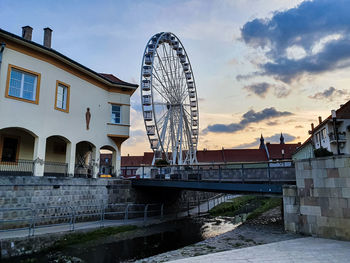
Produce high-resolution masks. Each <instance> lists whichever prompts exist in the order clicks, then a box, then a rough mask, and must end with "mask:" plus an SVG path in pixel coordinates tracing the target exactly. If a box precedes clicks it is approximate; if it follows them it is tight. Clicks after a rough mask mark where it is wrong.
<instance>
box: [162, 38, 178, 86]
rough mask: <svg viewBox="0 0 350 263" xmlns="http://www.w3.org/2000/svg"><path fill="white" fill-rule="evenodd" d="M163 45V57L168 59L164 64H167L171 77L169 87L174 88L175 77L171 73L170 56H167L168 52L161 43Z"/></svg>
mask: <svg viewBox="0 0 350 263" xmlns="http://www.w3.org/2000/svg"><path fill="white" fill-rule="evenodd" d="M162 47H163V54H164V57H165V59H166V60H167V61H168V62H167V64H166V65H168V67H169V71H167V72H169V75H170V79H171V87H172V88H174V87H175V86H176V83H175V79H174V76H173V74H172V68H171V62H170V58H169V54H168V52H167V51H166V46H165V45H164V44H163V45H162Z"/></svg>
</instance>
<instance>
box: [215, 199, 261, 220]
mask: <svg viewBox="0 0 350 263" xmlns="http://www.w3.org/2000/svg"><path fill="white" fill-rule="evenodd" d="M255 198H256V197H254V196H250V195H246V196H239V197H236V198H234V199H233V200H232V202H225V203H221V204H219V205H218V206H216V207H214V208H213V209H211V210H210V211H209V214H210V215H211V216H235V215H237V214H238V211H239V210H241V209H242V208H243V207H244V206H245V205H247V204H248V203H250V202H251V201H252V200H253V199H255Z"/></svg>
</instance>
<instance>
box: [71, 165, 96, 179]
mask: <svg viewBox="0 0 350 263" xmlns="http://www.w3.org/2000/svg"><path fill="white" fill-rule="evenodd" d="M92 174H93V166H92V165H81V164H79V165H76V166H75V169H74V177H82V178H92Z"/></svg>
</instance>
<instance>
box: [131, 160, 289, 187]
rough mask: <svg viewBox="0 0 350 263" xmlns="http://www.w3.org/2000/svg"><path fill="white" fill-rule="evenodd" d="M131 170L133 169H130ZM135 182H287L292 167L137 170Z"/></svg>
mask: <svg viewBox="0 0 350 263" xmlns="http://www.w3.org/2000/svg"><path fill="white" fill-rule="evenodd" d="M133 169H135V168H133ZM136 178H139V179H155V180H182V181H213V182H214V181H215V182H241V183H245V182H247V183H249V182H255V181H259V182H262V183H264V182H266V183H271V182H291V181H295V167H294V163H293V162H292V161H291V160H288V161H276V162H260V163H224V164H201V165H176V166H172V165H169V166H163V167H159V166H158V167H156V166H140V167H139V168H138V169H137V175H136Z"/></svg>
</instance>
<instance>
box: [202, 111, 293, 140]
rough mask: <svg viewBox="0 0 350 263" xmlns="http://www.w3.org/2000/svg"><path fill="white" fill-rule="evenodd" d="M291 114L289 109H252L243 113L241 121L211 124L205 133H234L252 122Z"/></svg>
mask: <svg viewBox="0 0 350 263" xmlns="http://www.w3.org/2000/svg"><path fill="white" fill-rule="evenodd" d="M290 115H293V113H291V112H289V111H278V110H276V109H275V108H273V107H271V108H265V109H263V110H262V111H259V112H255V111H254V110H250V111H248V112H246V113H244V114H243V115H242V119H241V121H240V122H239V123H231V124H213V125H209V126H208V127H207V128H205V129H204V130H203V134H206V133H208V132H213V133H234V132H237V131H241V130H244V129H245V128H246V127H248V125H249V124H251V123H258V122H261V121H263V120H269V119H273V118H278V117H283V116H290Z"/></svg>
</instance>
